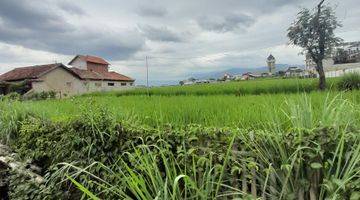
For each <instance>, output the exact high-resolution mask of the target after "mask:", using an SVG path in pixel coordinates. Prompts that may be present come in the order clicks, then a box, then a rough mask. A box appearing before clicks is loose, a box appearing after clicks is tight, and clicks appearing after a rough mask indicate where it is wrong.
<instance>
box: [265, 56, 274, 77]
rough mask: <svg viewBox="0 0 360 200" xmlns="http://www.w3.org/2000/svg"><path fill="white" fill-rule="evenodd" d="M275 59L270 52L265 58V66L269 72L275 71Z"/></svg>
mask: <svg viewBox="0 0 360 200" xmlns="http://www.w3.org/2000/svg"><path fill="white" fill-rule="evenodd" d="M275 61H276V60H275V57H274V56H273V55H272V54H270V55H269V57H268V58H267V60H266V62H267V66H268V68H269V74H272V73H273V72H274V71H275Z"/></svg>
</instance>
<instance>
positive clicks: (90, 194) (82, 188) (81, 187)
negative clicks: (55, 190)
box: [66, 176, 100, 200]
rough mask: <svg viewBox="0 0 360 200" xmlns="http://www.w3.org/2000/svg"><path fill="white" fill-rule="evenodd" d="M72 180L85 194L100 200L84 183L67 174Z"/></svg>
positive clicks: (94, 199)
mask: <svg viewBox="0 0 360 200" xmlns="http://www.w3.org/2000/svg"><path fill="white" fill-rule="evenodd" d="M66 177H67V178H68V179H69V180H70V181H71V182H73V183H74V184H75V185H76V186H77V187H78V188H79V189H80V190H81V191H82V192H83V193H84V194H86V195H88V196H89V197H90V198H91V199H93V200H100V199H99V198H98V197H96V196H95V195H94V194H93V193H91V192H90V191H89V190H88V189H86V188H85V187H84V186H83V185H81V184H80V183H79V182H77V181H76V180H75V179H73V178H71V177H70V176H66Z"/></svg>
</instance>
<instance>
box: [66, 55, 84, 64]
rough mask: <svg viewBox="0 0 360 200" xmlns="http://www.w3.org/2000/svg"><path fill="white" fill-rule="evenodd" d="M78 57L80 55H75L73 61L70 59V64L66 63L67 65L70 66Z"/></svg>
mask: <svg viewBox="0 0 360 200" xmlns="http://www.w3.org/2000/svg"><path fill="white" fill-rule="evenodd" d="M79 56H81V55H79V54H78V55H76V56H75V57H74V58H73V59H71V60H70V62H69V63H68V65H71V63H73V62H74V60H75V59H76V58H77V57H79Z"/></svg>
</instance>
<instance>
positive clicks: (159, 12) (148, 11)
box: [137, 5, 167, 17]
mask: <svg viewBox="0 0 360 200" xmlns="http://www.w3.org/2000/svg"><path fill="white" fill-rule="evenodd" d="M137 14H139V15H140V16H144V17H164V16H165V15H166V14H167V11H166V9H165V8H163V7H153V6H144V5H143V6H140V7H139V8H138V9H137Z"/></svg>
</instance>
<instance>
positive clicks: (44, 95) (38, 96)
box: [26, 91, 56, 100]
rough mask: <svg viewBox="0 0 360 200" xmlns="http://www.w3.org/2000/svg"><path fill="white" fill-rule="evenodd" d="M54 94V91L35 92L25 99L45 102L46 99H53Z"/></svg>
mask: <svg viewBox="0 0 360 200" xmlns="http://www.w3.org/2000/svg"><path fill="white" fill-rule="evenodd" d="M55 98H56V92H55V91H48V92H45V91H42V92H35V93H32V94H31V95H28V96H27V97H26V100H46V99H55Z"/></svg>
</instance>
